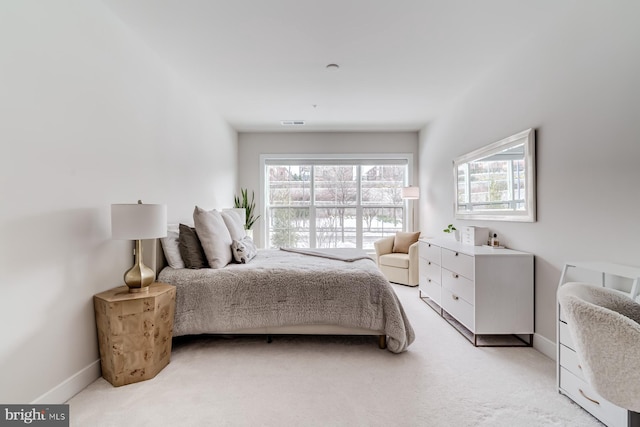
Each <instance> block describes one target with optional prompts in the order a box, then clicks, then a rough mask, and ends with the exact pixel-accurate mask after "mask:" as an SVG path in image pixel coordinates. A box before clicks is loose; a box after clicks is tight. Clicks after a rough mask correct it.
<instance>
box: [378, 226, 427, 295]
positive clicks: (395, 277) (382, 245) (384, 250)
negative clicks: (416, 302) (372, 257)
mask: <svg viewBox="0 0 640 427" xmlns="http://www.w3.org/2000/svg"><path fill="white" fill-rule="evenodd" d="M398 234H401V233H398ZM408 234H416V233H402V235H405V236H406V235H408ZM417 235H418V236H419V235H420V233H417ZM416 239H417V237H416ZM394 242H396V236H389V237H385V238H383V239H381V240H378V241H376V242H375V243H374V246H375V248H376V261H377V262H378V268H380V271H382V274H384V275H385V277H386V278H387V280H389V281H390V282H394V283H400V284H401V285H407V286H418V242H415V243H412V244H411V245H409V246H408V251H407V252H406V253H404V252H394ZM396 246H397V245H396Z"/></svg>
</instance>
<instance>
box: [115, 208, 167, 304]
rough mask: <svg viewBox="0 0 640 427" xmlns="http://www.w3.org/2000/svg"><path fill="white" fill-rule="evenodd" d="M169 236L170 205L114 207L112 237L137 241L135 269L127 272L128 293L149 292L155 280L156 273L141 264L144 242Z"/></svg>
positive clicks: (125, 275) (125, 278)
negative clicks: (168, 206) (168, 214)
mask: <svg viewBox="0 0 640 427" xmlns="http://www.w3.org/2000/svg"><path fill="white" fill-rule="evenodd" d="M166 235H167V206H166V205H145V204H143V203H142V202H138V203H137V204H128V205H127V204H116V205H111V237H112V238H114V239H120V240H135V241H136V250H135V261H134V265H133V267H131V268H130V269H129V270H128V271H126V272H125V273H124V282H125V283H126V285H127V286H128V287H129V292H148V291H149V285H150V284H151V283H153V282H154V280H156V274H155V272H154V271H153V270H152V269H150V268H149V267H147V266H146V265H144V264H143V262H142V240H145V239H155V238H158V237H165V236H166Z"/></svg>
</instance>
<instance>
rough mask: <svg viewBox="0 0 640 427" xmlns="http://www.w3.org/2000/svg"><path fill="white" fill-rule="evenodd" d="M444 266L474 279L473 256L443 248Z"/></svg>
mask: <svg viewBox="0 0 640 427" xmlns="http://www.w3.org/2000/svg"><path fill="white" fill-rule="evenodd" d="M441 265H442V267H443V268H446V269H447V270H449V271H453V272H454V273H458V274H459V275H461V276H464V277H466V278H467V279H471V280H473V257H472V256H469V255H465V254H463V253H460V252H455V251H452V250H449V249H444V248H443V249H442V264H441Z"/></svg>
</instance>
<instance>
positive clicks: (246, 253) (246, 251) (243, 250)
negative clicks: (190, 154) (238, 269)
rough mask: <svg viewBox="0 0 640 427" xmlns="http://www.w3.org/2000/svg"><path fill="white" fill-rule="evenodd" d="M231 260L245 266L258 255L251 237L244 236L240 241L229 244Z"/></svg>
mask: <svg viewBox="0 0 640 427" xmlns="http://www.w3.org/2000/svg"><path fill="white" fill-rule="evenodd" d="M231 251H232V252H233V259H235V261H236V262H239V263H241V264H246V263H248V262H249V261H251V259H252V258H253V257H255V256H256V254H257V253H258V248H256V245H255V243H253V240H251V237H249V236H245V237H244V238H243V239H242V240H234V241H233V243H232V244H231Z"/></svg>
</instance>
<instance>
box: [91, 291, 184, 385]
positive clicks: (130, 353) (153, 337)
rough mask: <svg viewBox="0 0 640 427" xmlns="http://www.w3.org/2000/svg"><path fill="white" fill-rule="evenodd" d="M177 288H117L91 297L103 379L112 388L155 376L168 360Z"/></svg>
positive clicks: (169, 357)
mask: <svg viewBox="0 0 640 427" xmlns="http://www.w3.org/2000/svg"><path fill="white" fill-rule="evenodd" d="M175 300H176V287H175V286H171V285H168V284H166V283H158V282H155V283H153V284H151V285H150V286H148V287H147V292H144V293H140V292H138V293H130V292H129V291H128V288H127V287H126V286H120V287H118V288H115V289H111V290H109V291H105V292H102V293H99V294H97V295H95V296H94V298H93V301H94V308H95V314H96V325H97V328H98V344H99V346H100V366H101V367H102V376H103V377H104V378H105V379H106V380H107V381H109V382H110V383H111V384H112V385H114V386H121V385H125V384H131V383H135V382H138V381H144V380H148V379H150V378H153V377H155V376H156V375H157V374H158V372H160V371H161V370H162V369H163V368H164V367H165V366H167V365H168V364H169V361H170V359H171V339H172V336H173V318H174V310H175Z"/></svg>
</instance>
